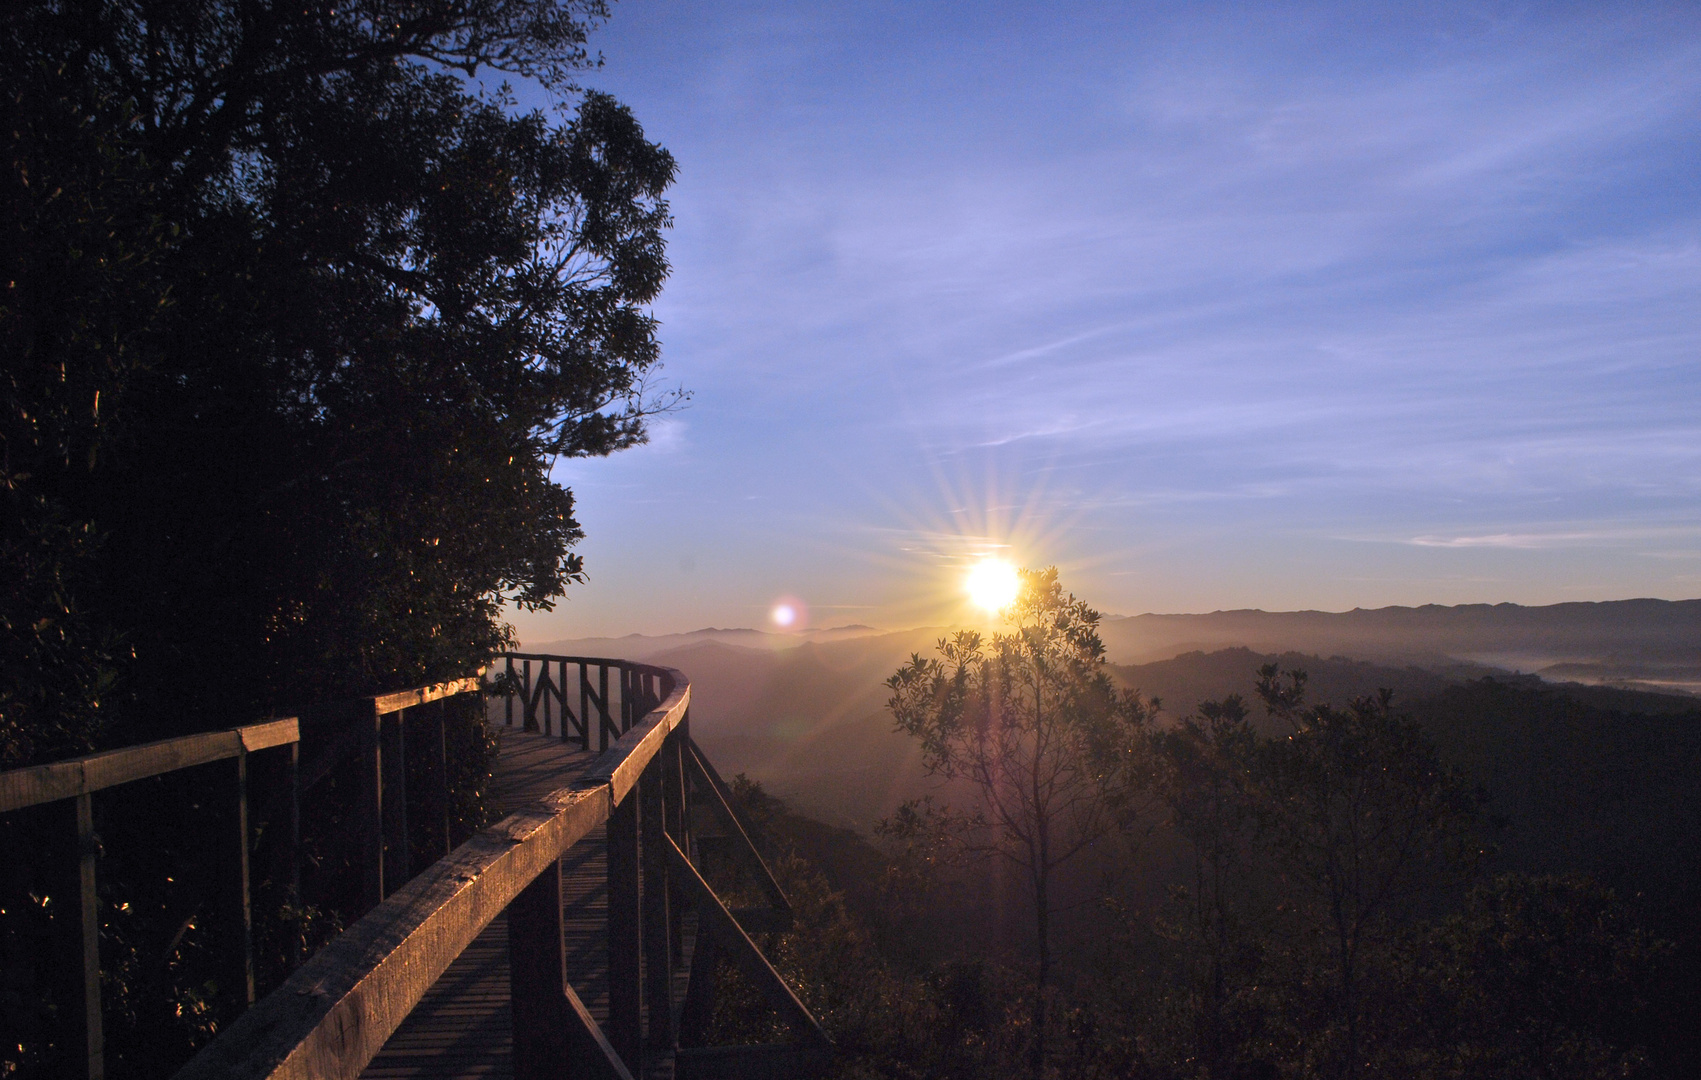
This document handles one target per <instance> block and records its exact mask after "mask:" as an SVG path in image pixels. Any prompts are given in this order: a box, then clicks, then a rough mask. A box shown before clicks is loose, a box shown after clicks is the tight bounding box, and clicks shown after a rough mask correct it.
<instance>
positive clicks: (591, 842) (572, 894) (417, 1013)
mask: <svg viewBox="0 0 1701 1080" xmlns="http://www.w3.org/2000/svg"><path fill="white" fill-rule="evenodd" d="M495 730H496V731H497V733H498V735H499V737H500V739H501V742H500V744H499V750H498V754H497V764H496V775H495V783H494V785H493V786H494V789H495V790H494V794H495V799H496V803H497V805H498V806H499V807H501V808H503V810H504V811H505V810H506V809H508V808H512V807H515V806H519V805H522V804H524V803H526V802H530V801H535V800H537V799H540V798H542V797H543V796H545V795H547V794H549V793H550V792H552V791H556V790H559V789H560V788H564V787H567V786H569V785H570V784H571V782H572V780H573V778H574V777H575V776H576V775H577V774H578V772H579V771H581V770H582V769H583V767H584V766H585V764H586V763H588V762H589V761H590V760H591V758H592V757H594V756H595V755H594V754H586V753H583V752H581V751H578V750H576V749H573V748H570V747H568V746H567V745H565V744H563V743H562V742H561V741H560V740H559V739H555V738H550V737H547V736H543V735H538V734H536V733H533V732H525V731H521V730H519V729H518V728H517V727H514V728H503V727H497V728H496V729H495ZM603 850H604V848H603V830H602V829H601V828H598V829H597V830H596V831H595V832H593V833H592V834H591V835H590V836H588V837H586V838H585V839H584V840H582V841H580V842H579V843H578V844H577V845H575V846H574V847H573V848H572V849H571V850H570V851H569V852H568V854H567V856H566V858H564V859H563V860H562V915H563V921H564V923H565V937H566V946H567V974H568V979H569V981H571V982H572V984H573V988H574V989H575V990H576V991H577V992H578V994H579V996H580V997H581V998H582V999H583V1000H584V1002H585V1007H586V1008H588V1009H589V1010H590V1011H591V1015H592V1016H594V1017H596V1018H597V1020H598V1022H599V1023H600V1022H602V1021H603V1020H605V1019H606V1018H607V1015H608V986H607V982H608V980H607V971H608V952H607V947H606V942H605V940H604V937H603V934H602V931H603V929H604V927H605V926H606V925H607V924H606V921H605V920H606V918H607V914H608V895H607V894H608V889H607V875H606V870H605V866H606V862H605V861H604V858H603ZM513 1045H514V1021H513V1014H512V1012H511V1010H510V1008H509V1003H508V920H507V917H506V916H505V915H504V916H499V917H498V918H497V919H496V920H495V921H494V922H492V923H491V924H490V926H488V927H487V928H486V929H485V931H484V933H482V934H480V935H479V936H478V937H477V939H475V940H474V941H473V943H472V945H470V946H468V948H467V950H466V951H465V952H463V953H462V954H461V955H460V957H459V958H457V959H456V960H455V962H454V963H453V964H451V965H450V966H449V970H448V971H446V972H444V973H443V975H442V977H441V978H439V979H438V980H437V982H436V983H435V984H434V985H433V986H432V987H431V989H430V990H429V991H427V992H426V994H425V997H424V998H422V999H421V1000H420V1002H419V1004H418V1005H416V1006H415V1007H414V1010H413V1012H412V1013H410V1014H409V1015H408V1018H407V1020H406V1021H404V1022H403V1024H402V1026H401V1027H399V1028H397V1029H396V1032H395V1034H394V1035H392V1036H390V1039H389V1041H388V1042H386V1043H385V1044H384V1049H383V1051H382V1052H380V1053H379V1055H378V1056H377V1057H376V1058H374V1059H373V1060H372V1063H371V1064H370V1065H368V1066H367V1067H366V1070H365V1072H363V1073H362V1074H361V1076H362V1078H363V1080H412V1078H414V1077H434V1078H452V1077H467V1078H473V1077H478V1078H486V1077H488V1078H491V1080H508V1078H511V1077H512V1076H513V1074H514V1073H513V1065H512V1060H511V1057H512V1053H513Z"/></svg>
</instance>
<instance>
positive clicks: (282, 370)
mask: <svg viewBox="0 0 1701 1080" xmlns="http://www.w3.org/2000/svg"><path fill="white" fill-rule="evenodd" d="M606 14H607V10H606V5H605V4H604V3H603V2H602V0H417V2H409V3H405V4H395V3H391V2H389V0H348V2H346V3H336V4H330V3H320V2H313V3H283V2H281V0H86V2H85V0H30V2H27V3H23V4H14V5H11V6H9V7H8V8H7V10H6V13H5V15H4V16H3V17H0V111H3V113H4V120H5V123H4V125H3V126H0V141H3V142H4V145H5V168H4V171H3V176H0V581H3V582H4V583H5V587H4V588H0V768H9V767H14V766H17V765H21V764H28V763H31V762H38V761H43V760H48V759H51V758H54V757H63V756H66V755H69V754H74V753H77V752H81V751H86V750H89V749H92V748H95V747H96V746H99V745H103V744H105V745H111V744H122V743H131V742H137V741H141V740H144V739H147V738H153V737H162V736H169V735H174V734H181V733H184V732H186V731H190V730H196V729H203V728H209V727H215V726H228V725H233V724H238V723H243V722H247V721H251V720H253V719H256V718H258V717H259V716H261V715H263V714H264V713H266V712H268V711H271V710H278V709H285V708H294V707H297V706H300V705H303V704H308V703H312V702H315V701H323V700H325V699H331V698H339V697H345V696H352V695H355V694H361V693H369V692H373V691H378V690H384V689H395V688H398V687H400V686H404V685H409V684H418V683H421V682H426V681H432V680H436V679H439V678H446V677H451V676H458V675H463V674H467V673H469V672H470V671H472V670H474V669H475V668H476V667H477V666H478V665H479V663H481V662H482V661H484V660H485V659H487V658H488V657H489V656H490V655H491V654H492V653H493V652H494V651H495V650H497V649H499V648H501V647H502V646H503V645H504V644H505V643H507V642H508V641H509V640H510V638H509V630H508V628H507V626H506V624H505V623H504V619H503V613H504V605H505V604H506V605H517V606H519V607H521V608H532V609H536V608H547V607H549V606H550V605H551V604H552V603H553V602H554V601H555V600H556V599H558V598H559V597H561V596H562V595H564V592H565V590H566V588H567V587H568V585H569V584H570V583H571V582H573V581H574V580H576V579H578V578H580V577H581V576H582V575H583V572H584V571H583V567H582V565H581V563H580V560H579V557H578V556H577V555H576V554H575V553H574V552H573V547H574V546H575V544H576V543H577V542H578V540H579V539H580V535H581V533H580V528H579V525H578V523H577V521H576V520H575V518H574V503H573V498H572V495H571V493H570V492H569V491H567V490H566V489H565V488H563V487H561V486H560V485H558V484H556V483H555V482H554V481H553V479H552V476H551V471H552V468H553V466H554V464H555V463H556V462H557V461H558V460H559V459H560V458H561V457H563V456H566V457H574V456H585V455H601V454H607V453H610V452H613V451H616V450H619V449H622V448H624V447H628V446H631V445H633V444H635V443H637V442H640V441H642V440H643V438H644V433H645V426H644V425H645V419H646V417H647V416H650V415H653V414H654V412H655V411H656V410H658V409H666V408H668V407H670V405H671V404H672V402H673V401H674V400H675V398H673V397H671V396H669V395H667V394H658V393H657V392H656V391H655V390H654V389H653V388H652V387H651V385H650V383H649V380H650V379H651V378H652V376H653V374H654V372H655V371H656V367H657V363H658V357H659V345H658V342H657V338H656V325H655V322H654V319H653V318H652V317H651V315H650V314H649V313H648V310H647V305H648V304H649V303H650V302H651V301H652V300H653V299H654V298H655V297H656V296H657V295H658V291H659V290H660V288H661V286H662V283H663V281H664V279H665V277H666V275H667V271H668V265H667V261H666V258H665V251H664V245H663V233H664V230H665V229H666V227H667V226H668V224H669V216H668V208H667V204H666V203H665V201H663V198H662V196H663V194H664V192H665V190H666V188H667V187H668V185H669V184H670V183H671V181H672V178H673V175H674V162H673V159H672V157H671V156H670V155H669V154H668V153H667V152H666V151H665V150H664V149H662V148H661V147H659V146H656V145H655V144H653V143H652V142H650V141H649V140H647V139H646V138H645V137H644V133H643V131H642V129H641V128H640V126H639V125H638V123H637V121H636V120H635V119H634V118H633V116H632V115H631V113H630V112H629V111H628V110H627V109H626V108H625V107H624V106H622V105H621V104H620V103H618V102H617V101H615V100H614V99H612V98H610V97H608V96H607V95H604V94H599V93H594V92H586V91H582V90H580V89H579V88H576V87H575V86H574V84H573V82H572V80H573V78H574V76H575V73H576V72H579V71H581V70H583V69H585V68H587V67H589V66H592V65H594V64H595V63H596V58H595V57H594V56H593V55H592V54H591V53H590V52H589V51H588V50H587V47H586V41H587V34H588V32H589V31H590V29H591V28H592V27H593V25H594V24H596V23H597V22H598V21H600V20H601V19H602V18H604V17H605V16H606ZM503 79H514V80H517V81H522V82H524V83H525V84H526V85H528V86H529V87H531V88H532V89H534V90H537V91H539V92H541V93H542V94H543V95H545V97H546V98H548V99H549V100H550V101H551V102H552V106H551V107H552V109H553V110H554V111H552V112H544V111H527V110H524V109H521V108H520V107H519V105H518V103H517V100H516V97H515V95H514V93H513V92H512V91H511V90H510V89H509V88H508V87H507V86H506V85H505V84H503V83H502V80H503ZM462 779H463V780H465V781H467V782H468V783H474V784H476V783H478V782H480V781H479V780H478V778H476V777H470V776H463V777H462ZM467 794H468V793H465V792H462V793H460V795H459V796H458V799H459V802H458V803H457V805H460V804H461V803H468V804H473V805H476V802H477V800H476V798H471V799H466V798H462V797H461V796H465V795H467ZM163 806H164V804H163V803H160V804H156V805H154V806H152V807H147V808H144V809H143V810H142V811H141V812H139V814H138V815H137V817H136V819H135V820H130V821H126V822H124V823H123V824H124V826H125V827H126V828H133V829H134V830H136V831H137V832H138V833H140V834H143V835H148V836H150V837H151V838H152V839H153V840H154V841H156V842H155V843H154V845H153V846H152V847H151V848H150V849H149V854H150V857H151V858H152V860H153V861H154V862H156V863H163V862H165V861H166V860H167V859H168V858H169V857H171V856H169V855H168V854H167V853H169V852H187V853H189V854H188V855H186V857H192V856H193V853H194V851H195V847H196V841H195V839H194V838H192V837H190V836H188V835H187V834H175V833H172V832H171V831H170V830H172V829H173V828H175V827H176V824H175V818H174V817H173V815H172V814H170V813H168V812H167V811H166V810H165V809H163ZM102 812H104V811H102ZM220 812H223V811H219V810H217V809H216V808H215V809H213V810H210V811H209V813H210V814H213V815H215V816H216V814H217V813H220ZM206 824H207V825H208V827H211V828H219V827H223V824H224V823H221V822H217V821H212V822H209V823H206ZM7 827H8V828H11V827H12V826H11V824H10V823H9V824H8V825H7ZM103 827H104V826H103ZM6 839H7V842H8V846H7V858H6V860H5V861H6V863H7V874H6V875H5V881H4V883H3V888H4V891H5V893H6V895H5V897H4V898H3V899H0V907H4V908H6V909H7V910H8V911H11V912H17V911H20V910H24V907H23V906H14V904H15V903H16V904H18V905H26V906H27V904H28V901H27V897H28V896H30V895H32V893H33V894H35V895H45V890H44V888H43V887H41V885H40V883H39V882H32V881H31V880H30V874H31V872H32V869H31V868H32V866H34V865H35V863H34V860H33V856H32V854H31V852H30V851H28V850H26V846H27V844H29V843H31V842H33V841H32V840H31V838H30V836H29V831H28V830H25V829H21V828H13V829H12V831H11V832H10V833H9V834H8V836H7V838H6ZM200 846H201V847H203V848H204V846H205V845H204V840H203V841H202V842H201V844H200ZM144 869H147V870H159V871H161V875H162V876H163V875H169V876H173V877H176V878H178V879H179V880H182V879H184V878H185V877H187V876H188V875H186V874H182V873H176V872H175V871H174V870H172V869H162V868H161V867H160V866H157V865H156V866H152V867H145V868H144ZM139 872H140V871H138V873H139ZM126 873H127V871H125V870H124V869H123V868H122V867H121V866H119V865H118V864H117V863H116V862H115V861H114V860H112V859H109V860H108V862H107V863H105V864H103V875H104V876H103V877H102V881H103V890H104V892H105V894H106V896H105V902H106V903H108V904H109V905H111V906H112V910H115V911H116V910H118V908H117V905H118V904H120V903H124V902H127V898H132V899H133V898H136V896H137V894H136V893H134V892H133V891H132V892H128V893H127V892H126V891H125V890H126V889H128V888H129V886H130V884H133V882H132V881H131V880H130V879H128V878H126V876H125V874H126ZM262 886H263V883H262ZM262 886H257V888H259V891H258V892H257V894H256V895H260V896H263V895H265V890H264V888H263V887H262ZM35 908H36V909H37V910H45V909H43V908H42V906H41V905H40V904H36V905H35ZM192 909H193V907H192V906H191V910H192ZM139 910H141V905H140V904H139V903H138V904H135V905H131V907H130V908H129V911H128V913H127V914H126V915H125V916H124V917H123V918H118V917H116V916H113V917H111V918H109V919H108V920H107V923H106V929H107V933H108V934H109V936H112V937H113V938H114V940H113V941H111V942H110V946H111V948H110V950H109V951H110V952H111V954H112V955H114V956H120V957H122V956H130V955H136V956H141V957H144V958H145V959H146V961H147V963H148V965H150V966H151V967H150V971H149V972H147V973H142V972H140V970H139V969H138V973H137V974H136V975H135V978H136V979H137V980H141V981H138V982H136V983H135V985H133V986H132V985H129V984H126V986H124V987H119V988H117V991H116V992H115V993H114V994H112V995H110V996H109V1000H110V1001H114V1002H119V1003H123V1002H127V1001H141V1000H144V999H145V1000H146V1001H147V1002H149V1003H155V1002H161V1001H164V1000H166V993H167V991H166V990H158V992H156V988H155V985H154V983H152V982H150V981H148V980H151V979H153V978H154V976H155V975H157V973H158V971H159V970H162V969H166V968H169V969H171V971H172V975H171V978H172V979H176V980H178V982H177V983H176V984H175V986H174V987H172V988H167V989H169V991H170V993H173V994H175V993H177V992H179V991H182V992H184V993H185V994H188V993H189V992H190V991H189V990H187V989H185V988H186V987H188V988H192V987H193V986H195V985H197V983H198V982H199V981H202V980H204V979H205V978H206V973H205V971H204V970H202V971H197V970H194V969H193V968H194V966H193V965H192V964H188V965H184V964H180V963H179V961H182V960H183V959H184V957H186V956H189V955H190V954H191V953H192V952H193V949H192V948H191V946H192V945H193V944H194V937H195V934H196V933H198V932H199V930H198V929H197V928H191V929H190V930H189V931H187V933H186V934H181V935H177V936H175V937H174V936H173V930H174V929H175V927H174V926H173V927H167V928H166V930H165V931H164V933H163V934H161V935H160V940H159V942H158V943H157V948H156V947H155V944H156V943H154V942H152V941H151V940H149V939H148V938H147V937H146V935H147V934H151V933H153V930H154V929H157V928H141V927H139V926H138V927H132V923H135V922H136V921H137V920H136V919H134V918H132V917H131V916H132V915H133V914H134V913H135V912H136V911H139ZM258 916H259V918H260V919H261V920H262V921H263V920H264V919H265V917H266V916H265V913H264V912H260V913H258ZM182 918H183V916H182V915H181V914H177V913H173V914H172V915H171V920H170V921H173V922H177V921H179V920H181V919H182ZM182 925H185V926H187V925H189V924H187V923H184V924H182ZM197 925H198V924H197ZM261 929H262V933H263V934H264V933H265V932H266V927H264V926H262V928H261ZM127 935H128V936H127ZM120 938H122V940H118V939H120ZM11 940H12V939H7V941H8V944H7V945H6V949H7V952H6V955H5V956H4V957H3V958H0V959H3V961H4V965H5V970H4V972H0V974H4V976H5V982H6V984H7V985H8V986H11V987H22V988H23V989H15V990H12V991H8V993H7V995H6V997H7V1001H8V1002H9V1003H11V1004H16V1005H18V1006H19V1008H20V1013H28V1014H29V1019H28V1023H29V1024H32V1025H33V1024H35V1023H36V1021H37V1020H40V1019H41V1018H43V1017H51V1015H52V1014H53V1013H54V1007H55V1006H54V1002H53V1001H51V1000H47V999H46V998H44V997H43V996H42V994H41V993H39V992H38V991H39V988H32V986H31V984H30V982H29V981H28V977H29V976H28V973H29V972H31V971H36V970H39V968H38V967H32V964H35V960H33V959H31V957H30V956H29V955H27V953H28V950H29V948H31V947H33V946H28V945H27V943H24V944H19V946H18V949H17V950H15V951H14V950H13V949H12V948H11V944H10V942H11ZM162 956H163V959H161V957H162ZM179 967H182V968H183V970H182V971H178V970H177V969H178V968H179ZM127 970H128V969H124V970H116V971H114V972H112V973H111V974H109V977H110V978H117V979H130V978H131V975H130V974H127V973H126V971H127ZM139 987H140V988H142V989H143V990H146V992H145V993H144V992H142V991H141V990H138V988H139ZM131 991H136V992H134V993H132V992H131ZM178 1000H179V1001H185V1000H188V998H186V997H185V998H179V999H178ZM11 1004H9V1005H8V1006H7V1007H8V1008H11ZM124 1007H127V1006H124ZM150 1007H151V1006H150ZM190 1011H192V1010H185V1011H184V1012H183V1013H182V1014H181V1020H180V1022H179V1020H174V1019H172V1018H171V1016H170V1012H171V1011H170V1010H169V1009H167V1008H165V1007H164V1006H163V1005H161V1006H160V1012H161V1013H162V1014H164V1015H165V1016H166V1019H164V1020H163V1021H162V1022H160V1023H157V1024H156V1023H151V1022H141V1021H138V1022H137V1023H136V1024H133V1025H131V1029H133V1030H134V1031H136V1032H139V1033H140V1036H141V1037H144V1038H153V1039H157V1040H158V1041H159V1042H160V1044H161V1045H164V1044H166V1043H170V1042H171V1040H172V1039H177V1043H176V1044H174V1045H172V1046H169V1047H166V1049H164V1050H160V1051H159V1053H154V1051H152V1050H150V1051H148V1052H147V1054H144V1055H143V1056H140V1057H137V1056H128V1057H127V1056H126V1055H131V1054H132V1051H135V1052H136V1053H138V1054H140V1053H142V1052H141V1051H139V1050H137V1048H136V1047H134V1046H131V1045H128V1044H124V1042H123V1040H124V1039H125V1038H127V1037H128V1036H126V1035H125V1034H124V1033H123V1030H120V1029H121V1027H122V1025H114V1026H112V1028H111V1030H110V1032H109V1033H110V1034H111V1036H112V1038H111V1040H110V1042H109V1051H110V1053H109V1058H108V1060H109V1062H110V1063H112V1067H113V1068H114V1069H115V1070H116V1071H117V1072H119V1073H121V1072H122V1071H123V1070H124V1069H127V1068H128V1069H135V1070H137V1071H139V1072H142V1073H144V1074H147V1075H155V1074H162V1070H163V1071H169V1066H170V1063H171V1061H172V1060H173V1058H174V1055H175V1060H179V1061H180V1060H181V1057H182V1050H183V1048H184V1044H185V1043H186V1042H189V1041H193V1040H197V1039H201V1038H203V1037H204V1034H205V1032H204V1031H203V1030H202V1029H203V1028H204V1027H205V1023H204V1021H205V1019H206V1018H201V1019H199V1020H197V1019H194V1018H193V1017H190V1016H189V1012H190ZM11 1016H12V1014H10V1013H9V1014H8V1021H10V1019H11ZM43 1022H44V1023H45V1021H43ZM173 1025H176V1027H175V1028H174V1027H173ZM197 1025H199V1026H197ZM49 1026H50V1025H49ZM44 1032H45V1034H44ZM14 1035H17V1036H18V1037H16V1038H14V1037H13V1036H14ZM50 1038H51V1032H50V1031H47V1029H46V1028H41V1027H36V1028H32V1029H29V1030H23V1029H19V1028H16V1027H13V1026H12V1025H11V1024H10V1023H8V1028H7V1038H6V1040H4V1044H3V1045H0V1071H5V1070H7V1069H10V1068H14V1067H17V1066H19V1065H20V1064H21V1065H24V1066H26V1072H27V1067H28V1065H29V1062H31V1061H35V1060H36V1059H35V1058H32V1057H31V1054H34V1053H35V1052H36V1051H37V1050H39V1048H40V1046H41V1045H43V1044H44V1043H45V1042H46V1041H48V1040H50ZM24 1043H28V1044H29V1049H27V1050H26V1049H21V1048H20V1047H21V1046H22V1044H24ZM155 1049H158V1047H156V1048H155ZM147 1055H152V1056H147ZM138 1063H143V1064H138Z"/></svg>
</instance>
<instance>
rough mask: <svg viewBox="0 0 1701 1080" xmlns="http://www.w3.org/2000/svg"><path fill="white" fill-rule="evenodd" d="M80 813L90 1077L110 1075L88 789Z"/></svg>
mask: <svg viewBox="0 0 1701 1080" xmlns="http://www.w3.org/2000/svg"><path fill="white" fill-rule="evenodd" d="M75 802H76V815H77V833H76V836H77V849H76V850H77V904H78V913H79V915H80V916H81V929H82V935H81V936H82V952H83V1008H82V1013H83V1032H82V1034H83V1052H84V1057H85V1060H86V1061H87V1064H88V1075H89V1080H103V1078H104V1077H105V1076H106V1035H105V1032H104V1030H103V1027H102V1020H103V1017H102V1016H101V1004H100V891H99V889H98V888H97V887H96V884H95V857H96V854H97V848H98V844H97V842H96V840H95V832H94V800H93V798H92V797H91V796H90V795H89V793H88V792H84V793H82V794H81V795H78V796H77V798H76V800H75Z"/></svg>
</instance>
